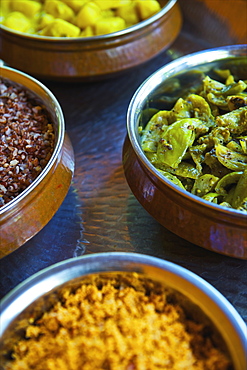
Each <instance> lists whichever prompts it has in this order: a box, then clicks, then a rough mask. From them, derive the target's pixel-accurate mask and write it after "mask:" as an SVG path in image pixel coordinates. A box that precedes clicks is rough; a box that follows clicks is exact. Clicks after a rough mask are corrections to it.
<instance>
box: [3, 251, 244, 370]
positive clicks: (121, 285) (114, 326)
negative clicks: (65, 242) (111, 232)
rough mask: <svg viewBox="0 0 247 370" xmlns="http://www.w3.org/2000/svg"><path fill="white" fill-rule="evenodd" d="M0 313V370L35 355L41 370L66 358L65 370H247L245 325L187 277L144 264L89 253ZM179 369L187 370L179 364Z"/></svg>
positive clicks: (21, 290)
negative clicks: (192, 366) (44, 363)
mask: <svg viewBox="0 0 247 370" xmlns="http://www.w3.org/2000/svg"><path fill="white" fill-rule="evenodd" d="M0 310H1V318H2V325H1V328H0V331H1V334H2V339H1V342H0V363H1V364H3V366H5V367H4V369H6V365H7V364H8V366H9V367H10V368H11V366H12V367H14V368H15V369H18V367H16V366H15V364H17V363H18V362H19V361H20V356H21V357H23V361H26V360H27V358H28V357H30V359H31V357H32V353H33V354H34V353H37V351H38V355H37V356H38V359H41V360H42V359H44V357H45V353H44V351H46V350H47V360H45V359H44V361H47V362H48V361H50V362H49V365H50V367H48V366H47V367H45V366H43V367H41V368H42V370H44V369H48V368H49V369H53V367H54V366H55V365H54V363H56V362H57V363H56V365H57V369H61V368H62V366H63V361H64V359H65V357H66V356H67V360H68V362H67V364H66V366H65V368H66V370H67V369H68V368H69V366H68V364H70V366H71V367H70V368H73V369H74V370H76V369H77V364H75V363H73V366H74V367H72V362H73V361H74V360H75V361H80V367H79V368H80V369H82V368H83V369H85V370H86V369H87V370H89V369H90V370H91V369H92V370H95V369H96V368H97V369H103V368H104V369H124V370H125V369H128V370H129V369H131V370H133V369H140V368H141V369H143V368H144V369H153V368H155V366H158V364H160V363H162V364H164V363H166V364H167V366H169V367H168V368H171V367H172V368H175V367H173V365H172V361H176V362H177V363H178V358H177V355H178V353H180V354H181V355H182V358H183V359H185V362H186V363H187V364H188V362H190V363H192V362H193V361H195V358H197V360H198V361H197V363H198V366H200V365H201V366H202V364H203V362H204V364H205V363H208V364H212V363H215V367H212V368H211V367H210V370H211V369H217V368H220V369H221V368H222V367H221V366H226V368H227V366H228V365H227V363H228V364H229V365H230V367H229V369H231V370H232V369H234V370H242V369H243V368H244V366H245V364H246V340H247V336H246V325H245V323H244V321H243V319H242V318H241V317H240V315H239V314H238V312H237V311H236V310H235V309H234V307H233V306H232V305H231V304H230V303H229V302H228V301H227V299H226V298H224V296H222V295H221V294H220V293H219V292H218V291H217V290H216V289H215V288H214V287H212V286H211V285H210V284H208V283H207V282H206V281H205V280H203V279H202V278H200V277H199V276H197V275H196V274H194V273H192V272H190V271H189V270H187V269H185V268H183V267H181V266H179V265H176V264H174V263H172V262H169V261H166V260H162V259H159V258H155V257H152V256H147V255H143V254H137V253H124V252H110V253H95V254H90V255H87V256H85V255H84V256H81V257H76V258H71V259H68V260H65V261H62V262H59V263H57V264H55V265H53V266H50V267H48V268H46V269H44V270H42V271H40V272H38V273H36V274H35V275H33V276H31V277H29V278H28V279H27V280H26V281H24V282H22V283H21V284H19V285H18V286H17V287H16V288H14V289H13V290H12V291H11V292H10V293H8V294H7V295H6V296H5V297H4V298H3V300H2V302H1V306H0ZM144 318H145V319H144ZM173 329H174V330H173ZM41 333H42V334H41ZM179 333H180V334H182V335H180V336H179ZM27 336H28V337H27ZM45 338H47V341H46V342H45V341H44V339H45ZM82 342H83V345H80V343H82ZM55 343H57V345H59V347H60V348H62V349H64V351H59V348H55V349H54V350H55V352H56V354H58V353H59V357H57V358H55V354H54V353H51V348H48V346H49V345H50V346H52V348H54V346H55ZM21 344H22V345H21ZM78 346H79V350H78ZM84 346H85V348H84ZM172 347H173V349H174V347H175V348H176V350H172ZM31 348H32V350H31ZM38 348H39V350H38ZM30 350H31V352H32V353H30ZM34 351H35V352H34ZM18 352H19V353H18ZM14 353H15V354H16V355H15V357H14ZM147 353H149V354H150V356H149V359H147ZM162 353H163V358H162ZM203 353H204V355H205V356H207V355H208V354H209V353H210V355H211V359H208V358H207V359H206V358H204V359H203V358H202V357H203ZM72 354H73V356H72ZM80 354H83V356H80ZM164 354H165V356H164ZM186 354H187V355H188V357H187V355H186ZM84 356H85V357H84ZM119 356H120V357H121V358H122V361H123V364H124V365H126V366H122V364H120V365H119V361H120V360H119ZM218 356H219V358H220V359H221V362H220V363H218V362H216V358H217V357H218ZM24 357H26V359H24ZM164 357H165V358H164ZM103 358H104V359H105V362H104V365H102V366H100V365H99V366H98V367H97V366H96V365H95V363H96V364H99V363H102V362H103ZM49 359H50V360H49ZM60 359H61V361H60ZM84 359H85V366H82V364H83V361H84ZM89 359H90V361H91V362H92V363H91V364H89V365H88V366H87V365H86V362H89ZM32 361H37V359H36V360H35V359H32ZM42 361H43V360H42ZM59 361H60V363H59ZM69 361H71V362H69ZM144 361H147V362H146V366H145V362H144ZM156 361H157V362H156ZM11 364H12V365H11ZM149 364H152V365H153V366H152V367H151V366H149ZM37 366H39V365H37ZM40 366H41V365H40ZM58 366H60V367H58ZM210 366H211V365H210ZM212 366H213V365H212ZM24 368H31V367H28V366H26V363H25V365H24ZM34 368H35V369H38V367H36V365H35V366H34ZM156 368H157V367H156ZM160 368H162V369H165V368H166V367H165V366H164V367H163V365H162V367H159V369H160ZM179 368H185V369H186V370H187V369H188V368H190V367H186V365H185V363H183V362H180V367H179ZM197 368H198V367H197ZM199 368H200V367H199ZM157 369H158V368H157Z"/></svg>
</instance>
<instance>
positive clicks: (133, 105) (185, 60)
mask: <svg viewBox="0 0 247 370" xmlns="http://www.w3.org/2000/svg"><path fill="white" fill-rule="evenodd" d="M236 56H237V57H241V56H243V57H245V56H247V46H246V45H245V44H237V45H227V46H222V47H217V48H211V49H206V50H201V51H197V52H194V53H191V54H187V55H183V56H181V57H179V58H177V59H175V60H173V61H171V62H169V63H167V64H165V65H163V66H162V67H160V68H159V69H157V70H156V71H155V72H153V73H152V74H151V75H150V76H149V77H147V78H146V79H145V80H144V81H143V82H142V83H141V85H140V86H139V87H138V88H137V90H136V91H135V92H134V95H133V96H132V98H131V100H130V103H129V106H128V109H127V117H126V119H127V136H128V138H129V140H130V143H131V146H132V148H133V150H134V152H135V154H136V156H137V157H138V158H139V160H140V161H141V163H142V165H143V166H144V167H145V168H147V169H148V171H149V172H150V173H151V174H152V175H153V176H155V177H156V178H158V180H159V181H161V182H162V183H163V184H165V185H166V186H168V187H169V188H170V189H171V190H172V191H174V192H176V193H177V194H178V195H180V196H181V197H185V198H186V199H187V200H189V201H191V200H192V201H194V202H195V203H197V204H198V205H200V206H202V207H203V208H204V207H207V208H210V209H211V210H212V211H219V210H220V211H221V212H222V213H224V214H225V215H231V216H235V217H238V218H239V217H241V218H242V219H243V220H244V219H247V214H246V213H245V212H242V211H240V210H237V209H234V208H227V207H223V206H220V205H218V204H215V203H212V202H209V201H206V200H204V199H202V198H200V197H198V196H196V195H194V194H192V193H190V192H188V191H186V190H184V189H182V188H180V187H179V186H178V185H176V184H174V183H173V182H172V181H170V180H168V179H166V178H165V177H164V176H163V175H162V174H161V173H160V172H159V171H158V170H157V169H156V168H155V167H154V165H152V164H151V163H150V161H149V160H148V159H147V157H146V156H145V154H144V152H143V150H142V149H141V146H140V143H139V141H138V139H137V133H136V130H135V128H136V126H135V124H136V123H138V119H137V117H138V114H139V112H140V111H141V109H142V107H143V103H144V102H145V101H146V97H147V96H148V95H149V94H150V93H152V91H153V87H154V86H155V88H157V87H158V86H160V85H162V83H163V82H164V80H165V79H166V78H169V77H172V76H174V75H176V74H177V73H178V74H179V71H180V69H179V68H180V67H182V66H184V65H187V68H192V67H196V66H198V64H199V65H200V64H205V63H207V62H209V63H210V62H212V63H213V62H214V61H217V60H226V59H233V58H234V57H236ZM156 80H157V81H158V82H157V83H156V82H155V81H156ZM143 97H145V99H143Z"/></svg>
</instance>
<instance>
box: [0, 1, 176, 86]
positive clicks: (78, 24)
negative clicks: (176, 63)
mask: <svg viewBox="0 0 247 370" xmlns="http://www.w3.org/2000/svg"><path fill="white" fill-rule="evenodd" d="M0 6H1V28H0V36H1V40H2V42H1V45H0V58H1V59H2V60H3V61H4V62H5V63H6V64H7V65H9V66H11V67H13V68H17V69H20V70H22V71H24V72H26V73H29V74H31V75H34V76H35V77H37V78H46V79H51V80H60V81H67V80H68V81H83V80H91V79H93V80H95V79H101V78H105V77H108V76H112V75H115V74H118V73H119V72H122V71H125V70H127V69H129V68H132V67H135V66H137V65H139V64H141V63H144V62H145V61H147V60H149V59H151V58H152V57H154V56H156V55H157V54H159V53H160V52H161V51H162V50H164V49H165V48H167V47H168V46H169V45H170V44H171V43H172V42H173V41H174V40H175V38H176V36H177V35H178V33H179V31H180V28H181V11H180V8H179V5H178V3H177V0H90V1H89V0H18V1H16V0H3V1H1V4H0Z"/></svg>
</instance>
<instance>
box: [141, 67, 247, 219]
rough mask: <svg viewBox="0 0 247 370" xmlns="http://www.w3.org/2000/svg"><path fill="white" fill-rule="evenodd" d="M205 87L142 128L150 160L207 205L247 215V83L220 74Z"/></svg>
mask: <svg viewBox="0 0 247 370" xmlns="http://www.w3.org/2000/svg"><path fill="white" fill-rule="evenodd" d="M217 73H218V74H219V76H220V77H221V78H222V77H224V82H225V83H222V82H219V81H217V80H215V79H212V78H211V77H209V76H204V78H203V79H202V84H201V85H200V88H198V89H197V90H196V91H193V92H190V93H188V94H187V95H186V96H184V97H183V98H178V99H177V101H176V103H175V105H174V106H173V108H172V109H171V110H159V111H157V112H156V113H155V114H154V115H153V116H152V117H151V119H149V121H148V123H147V125H146V126H145V127H144V128H142V127H141V126H140V127H139V133H140V136H141V146H142V149H143V151H144V153H145V155H146V157H147V158H148V159H149V161H150V162H151V163H152V164H153V165H154V166H155V167H156V168H157V169H158V170H159V171H160V172H161V174H162V175H163V176H165V177H166V178H167V179H169V180H170V181H172V182H174V183H175V184H176V185H178V186H180V187H181V188H183V189H185V190H187V191H189V192H191V193H192V194H194V195H197V196H199V197H201V198H203V199H205V200H207V201H210V202H213V203H217V204H220V205H221V206H225V207H230V208H235V209H237V210H240V211H243V212H247V81H243V80H239V81H235V80H234V77H233V75H232V74H231V72H230V70H218V71H217Z"/></svg>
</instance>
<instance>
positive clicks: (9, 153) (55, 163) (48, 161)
mask: <svg viewBox="0 0 247 370" xmlns="http://www.w3.org/2000/svg"><path fill="white" fill-rule="evenodd" d="M0 70H1V77H0V89H1V98H0V105H1V120H0V133H1V135H0V171H1V178H0V240H1V247H0V258H1V257H4V256H6V255H7V254H9V253H10V252H12V251H14V250H15V249H17V248H18V247H20V246H21V245H23V244H24V243H25V242H26V241H27V240H29V239H30V238H32V237H33V236H34V235H35V234H37V232H39V231H40V230H41V229H42V228H43V227H44V226H45V225H46V224H47V223H48V221H50V219H51V218H52V217H53V215H54V214H55V213H56V211H57V210H58V208H59V207H60V205H61V203H62V202H63V200H64V198H65V196H66V194H67V192H68V190H69V187H70V184H71V180H72V177H73V173H74V152H73V148H72V145H71V142H70V139H69V137H68V135H67V133H66V132H65V122H64V117H63V112H62V109H61V107H60V105H59V103H58V101H57V100H56V98H55V96H54V95H53V94H52V92H51V91H50V90H49V89H47V88H46V86H44V85H43V84H41V83H40V82H39V81H38V80H36V79H34V78H32V77H31V76H29V75H27V74H25V73H22V72H20V71H18V70H15V69H13V68H9V67H0Z"/></svg>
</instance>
